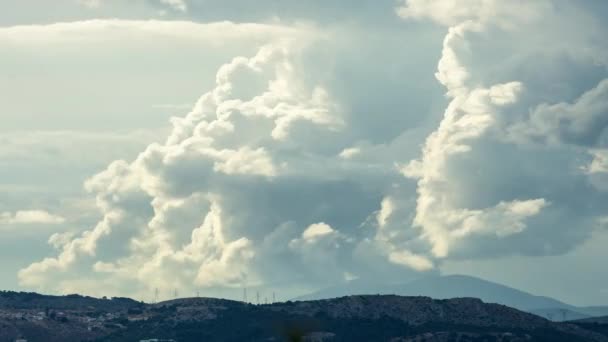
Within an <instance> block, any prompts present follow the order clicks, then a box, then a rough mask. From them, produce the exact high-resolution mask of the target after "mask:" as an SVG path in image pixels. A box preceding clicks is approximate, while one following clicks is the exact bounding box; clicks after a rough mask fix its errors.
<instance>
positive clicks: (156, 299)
mask: <svg viewBox="0 0 608 342" xmlns="http://www.w3.org/2000/svg"><path fill="white" fill-rule="evenodd" d="M154 303H155V304H156V303H158V287H157V288H155V289H154Z"/></svg>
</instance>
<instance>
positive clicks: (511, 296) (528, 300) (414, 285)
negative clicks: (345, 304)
mask: <svg viewBox="0 0 608 342" xmlns="http://www.w3.org/2000/svg"><path fill="white" fill-rule="evenodd" d="M354 294H396V295H401V296H428V297H431V298H436V299H446V298H458V297H475V298H479V299H481V300H483V301H484V302H487V303H497V304H502V305H507V306H510V307H513V308H516V309H519V310H523V311H528V312H533V313H537V314H542V313H545V314H548V315H549V317H551V318H552V319H554V320H561V319H562V317H564V316H565V320H571V319H576V318H584V317H588V316H592V314H590V312H592V311H594V310H595V311H596V312H598V313H600V314H601V312H603V311H602V308H604V309H608V308H606V307H595V308H594V309H590V308H578V307H576V306H573V305H570V304H566V303H564V302H561V301H559V300H557V299H553V298H550V297H544V296H536V295H533V294H530V293H527V292H524V291H520V290H517V289H514V288H512V287H508V286H505V285H501V284H498V283H494V282H490V281H487V280H483V279H479V278H475V277H471V276H464V275H447V276H430V277H425V278H421V279H417V280H414V281H411V282H408V283H404V284H392V285H387V284H378V283H373V282H365V281H353V282H349V283H345V284H342V285H339V286H334V287H330V288H327V289H323V290H320V291H317V292H314V293H312V294H309V295H305V296H302V297H298V298H296V299H294V300H314V299H323V298H333V297H339V296H344V295H354ZM562 310H566V311H562ZM564 313H565V315H564ZM570 315H572V316H570ZM544 317H548V316H547V315H544Z"/></svg>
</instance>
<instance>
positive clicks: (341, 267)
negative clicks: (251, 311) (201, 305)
mask: <svg viewBox="0 0 608 342" xmlns="http://www.w3.org/2000/svg"><path fill="white" fill-rule="evenodd" d="M607 15H608V2H606V1H602V0H583V1H577V2H573V1H568V0H537V1H525V0H514V1H501V0H458V1H453V0H376V1H372V0H360V1H357V2H351V1H346V0H330V1H322V0H311V1H295V0H285V1H281V2H277V1H271V0H261V1H249V0H233V1H219V0H137V1H124V0H56V1H53V2H50V1H41V0H40V1H38V0H5V1H3V2H2V4H0V269H1V270H2V276H1V277H0V289H6V290H18V291H39V292H43V293H48V294H68V293H81V294H87V295H94V296H108V297H110V296H125V297H133V298H135V299H143V300H147V301H149V299H150V298H152V296H153V293H154V290H155V289H157V288H160V289H163V293H164V294H166V297H167V298H170V294H172V293H173V291H174V289H179V293H180V294H182V295H183V296H184V297H188V296H190V295H188V294H192V295H194V294H195V293H197V291H198V293H200V294H201V295H202V296H205V295H207V296H225V297H227V298H231V299H239V298H241V293H242V289H243V288H249V289H266V292H267V295H268V294H269V293H271V292H276V293H278V294H280V298H281V299H283V300H285V299H290V298H294V297H297V296H300V295H305V294H309V293H311V292H314V291H316V290H318V289H323V288H326V287H328V286H331V285H334V284H339V283H342V282H345V281H349V280H354V279H374V280H375V281H377V282H378V283H405V282H408V281H410V280H413V279H417V278H420V277H425V276H429V275H449V274H463V275H469V276H474V277H479V278H482V279H485V280H488V281H492V282H496V283H499V284H503V285H506V286H510V287H513V288H516V289H519V290H522V291H527V292H530V293H532V294H535V295H542V296H548V297H552V298H555V299H558V300H562V301H564V302H566V303H568V304H572V305H578V306H590V305H608V272H606V266H605V265H604V262H603V261H602V260H608V249H607V248H606V247H605V246H607V245H608V40H606V38H605V36H606V33H607V32H608V22H606V20H605V18H606V17H607ZM228 293H229V294H230V297H228V296H227V295H226V294H228Z"/></svg>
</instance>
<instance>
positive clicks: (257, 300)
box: [255, 291, 260, 305]
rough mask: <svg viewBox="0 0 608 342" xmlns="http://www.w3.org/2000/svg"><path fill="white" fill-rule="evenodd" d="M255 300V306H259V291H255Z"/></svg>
mask: <svg viewBox="0 0 608 342" xmlns="http://www.w3.org/2000/svg"><path fill="white" fill-rule="evenodd" d="M255 299H256V304H257V305H260V291H256V293H255Z"/></svg>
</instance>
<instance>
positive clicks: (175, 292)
mask: <svg viewBox="0 0 608 342" xmlns="http://www.w3.org/2000/svg"><path fill="white" fill-rule="evenodd" d="M173 298H175V299H177V288H176V289H174V290H173Z"/></svg>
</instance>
